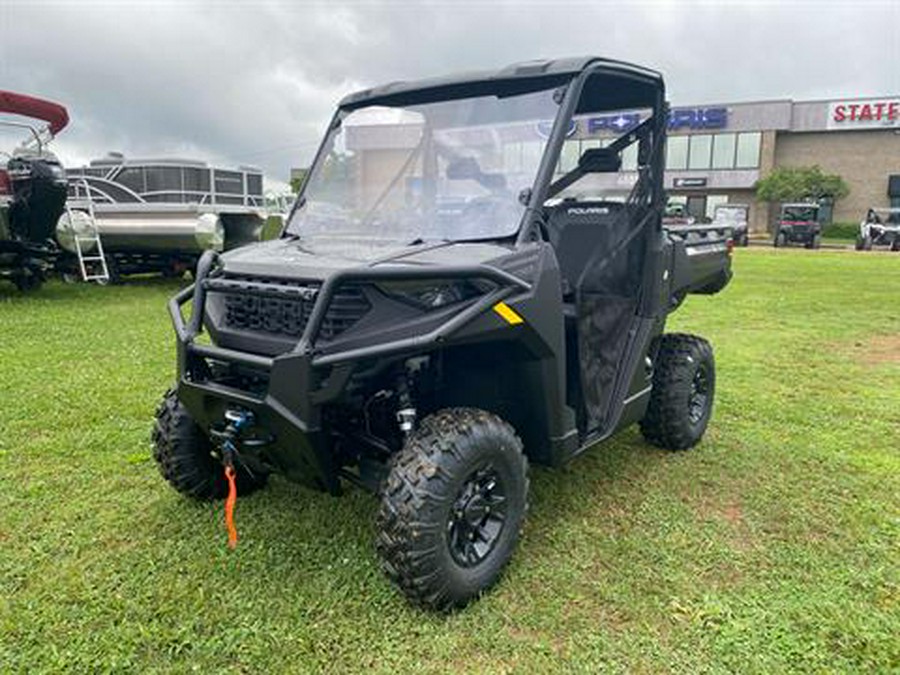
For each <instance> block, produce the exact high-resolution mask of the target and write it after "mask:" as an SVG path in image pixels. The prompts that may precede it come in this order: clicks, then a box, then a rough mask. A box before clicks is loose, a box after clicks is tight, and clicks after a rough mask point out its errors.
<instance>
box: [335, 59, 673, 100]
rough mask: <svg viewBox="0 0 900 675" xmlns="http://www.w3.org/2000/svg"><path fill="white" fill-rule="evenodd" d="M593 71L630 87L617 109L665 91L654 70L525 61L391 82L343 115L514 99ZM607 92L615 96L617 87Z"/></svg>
mask: <svg viewBox="0 0 900 675" xmlns="http://www.w3.org/2000/svg"><path fill="white" fill-rule="evenodd" d="M588 68H590V69H591V70H595V71H596V73H597V74H596V75H595V76H592V78H593V77H599V78H601V79H604V80H606V83H608V84H611V85H617V86H618V88H619V89H620V90H621V89H622V88H623V85H626V84H627V85H630V86H628V87H624V88H626V89H628V92H625V91H619V92H618V95H617V96H614V97H613V98H615V99H616V101H615V105H614V106H611V107H622V108H625V107H629V105H628V104H629V103H630V102H631V101H632V100H635V101H637V100H640V101H641V102H640V103H639V104H640V105H646V104H647V103H646V102H647V100H652V99H651V98H650V97H649V96H648V94H649V93H650V92H653V93H656V92H663V91H664V84H663V77H662V75H661V74H660V73H658V72H656V71H654V70H649V69H647V68H643V67H642V66H638V65H634V64H631V63H626V62H624V61H616V60H612V59H603V58H600V57H596V56H579V57H570V58H563V59H553V60H539V61H523V62H521V63H514V64H512V65H510V66H506V67H505V68H501V69H499V70H483V71H476V72H466V73H456V74H452V75H444V76H442V77H433V78H427V79H424V80H413V81H409V82H406V81H401V82H391V83H390V84H385V85H381V86H378V87H372V88H371V89H363V90H362V91H357V92H355V93H353V94H349V95H348V96H345V97H344V98H343V99H342V100H341V102H340V104H339V105H340V107H341V108H343V109H346V110H352V109H354V108H360V107H363V106H367V105H388V106H399V105H408V104H413V103H423V102H427V101H429V100H441V99H448V98H463V97H469V96H479V95H506V96H509V95H515V94H517V93H520V92H521V93H524V92H527V91H533V90H535V89H539V88H546V87H553V86H559V85H562V84H565V83H566V82H568V81H569V80H570V79H572V78H573V77H574V76H575V75H577V74H578V73H580V72H582V71H583V70H585V69H588ZM602 89H605V90H606V91H607V93H610V91H611V90H614V87H608V88H607V87H602Z"/></svg>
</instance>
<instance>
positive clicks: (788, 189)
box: [756, 165, 850, 202]
mask: <svg viewBox="0 0 900 675" xmlns="http://www.w3.org/2000/svg"><path fill="white" fill-rule="evenodd" d="M848 194H850V188H849V186H848V185H847V183H845V182H844V179H843V178H841V177H840V176H839V175H837V174H829V173H823V172H822V169H821V168H820V167H819V166H818V165H814V166H802V167H797V168H787V167H779V168H777V169H775V170H774V171H773V172H772V173H770V174H769V175H768V176H766V177H765V178H763V179H762V180H760V181H757V182H756V196H757V198H759V199H761V200H762V201H765V202H799V201H809V202H820V201H822V200H823V199H830V200H832V201H837V200H838V199H843V198H844V197H846V196H847V195H848Z"/></svg>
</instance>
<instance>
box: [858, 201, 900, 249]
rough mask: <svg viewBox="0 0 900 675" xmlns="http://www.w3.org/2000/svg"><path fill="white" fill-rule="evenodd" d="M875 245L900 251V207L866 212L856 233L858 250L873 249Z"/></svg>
mask: <svg viewBox="0 0 900 675" xmlns="http://www.w3.org/2000/svg"><path fill="white" fill-rule="evenodd" d="M875 246H887V247H889V248H890V249H891V250H892V251H900V209H896V208H894V209H869V210H868V211H867V212H866V217H865V218H864V219H863V220H862V221H861V222H860V224H859V233H858V234H857V235H856V250H857V251H871V250H872V248H873V247H875Z"/></svg>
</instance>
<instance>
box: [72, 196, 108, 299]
mask: <svg viewBox="0 0 900 675" xmlns="http://www.w3.org/2000/svg"><path fill="white" fill-rule="evenodd" d="M82 182H83V183H84V190H85V195H86V201H87V210H86V211H82V212H85V213H87V215H88V218H89V219H90V221H91V229H90V234H84V235H83V234H79V233H78V231H77V230H76V229H75V227H74V223H75V221H74V220H73V219H72V208H71V207H70V206H69V204H68V203H66V212H67V213H68V215H69V223H70V224H72V225H73V227H72V236H73V238H74V239H75V254H76V255H77V256H78V269H79V270H80V272H81V279H82V281H96V282H97V283H98V284H107V283H109V267H107V265H106V255H105V254H104V252H103V242H102V241H100V231H99V230H98V229H97V219H96V217H95V216H94V201H93V200H92V199H91V189H90V186H89V185H88V184H87V181H85V180H83V179H82ZM79 210H81V209H79Z"/></svg>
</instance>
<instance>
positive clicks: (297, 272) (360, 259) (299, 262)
mask: <svg viewBox="0 0 900 675" xmlns="http://www.w3.org/2000/svg"><path fill="white" fill-rule="evenodd" d="M510 250H511V248H510V247H509V246H502V245H499V244H494V243H487V242H456V243H453V242H427V243H421V244H412V245H398V244H397V242H390V243H382V242H376V241H372V240H361V239H352V240H351V239H309V238H308V239H292V238H285V239H275V240H273V241H267V242H261V243H259V244H250V245H249V246H243V247H241V248H239V249H236V250H233V251H230V252H228V253H225V254H224V255H222V263H223V266H224V268H225V271H226V272H227V273H230V274H240V275H246V276H261V277H281V278H288V279H304V280H317V281H322V280H324V279H325V278H326V277H328V276H330V275H331V274H334V273H335V272H338V271H340V270H345V269H352V268H359V267H375V266H381V265H431V266H447V265H477V264H480V263H483V262H487V261H488V260H493V259H495V258H499V257H501V256H504V255H507V254H509V253H510Z"/></svg>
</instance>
